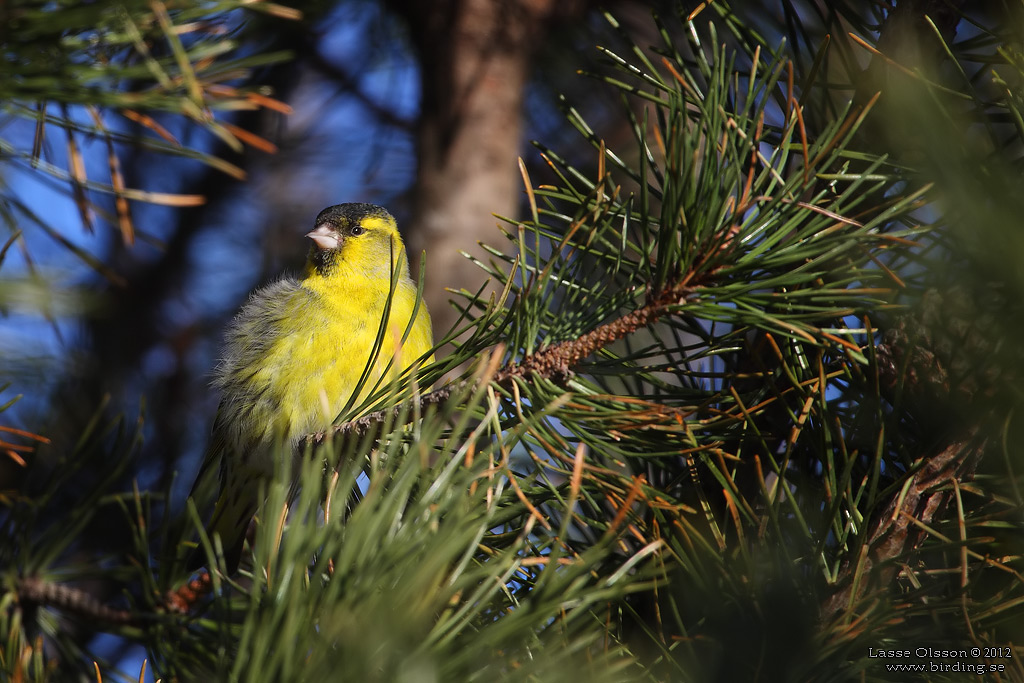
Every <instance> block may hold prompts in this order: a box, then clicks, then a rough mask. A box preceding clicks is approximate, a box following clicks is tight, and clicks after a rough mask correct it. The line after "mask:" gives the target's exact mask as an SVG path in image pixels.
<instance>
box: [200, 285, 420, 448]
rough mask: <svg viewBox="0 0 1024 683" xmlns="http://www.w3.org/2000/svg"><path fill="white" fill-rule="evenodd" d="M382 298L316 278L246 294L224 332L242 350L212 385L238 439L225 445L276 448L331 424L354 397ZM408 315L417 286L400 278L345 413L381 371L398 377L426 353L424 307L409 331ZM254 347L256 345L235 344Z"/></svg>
mask: <svg viewBox="0 0 1024 683" xmlns="http://www.w3.org/2000/svg"><path fill="white" fill-rule="evenodd" d="M389 290H390V282H384V283H381V282H380V281H379V280H370V279H363V278H354V279H351V278H350V279H344V280H338V279H336V278H322V277H315V276H314V277H307V278H305V279H304V280H302V281H301V282H296V281H294V280H292V281H283V282H282V283H277V284H276V285H271V286H270V287H267V288H265V289H264V290H261V291H260V292H258V293H257V294H256V295H254V296H253V298H252V299H251V300H250V302H249V303H248V304H247V305H246V306H245V307H244V308H243V310H242V312H241V313H240V314H239V316H238V318H237V319H236V321H235V323H234V324H233V326H232V329H231V330H230V331H229V336H230V337H234V338H236V339H238V340H239V342H240V343H238V344H235V345H234V346H235V347H236V348H238V347H241V348H242V349H243V351H242V352H241V353H240V354H238V356H237V357H234V358H227V359H225V362H224V364H223V366H222V368H221V373H220V376H219V378H218V383H219V384H220V385H221V388H222V392H223V397H224V402H223V403H222V406H221V411H222V412H225V413H226V414H224V415H222V417H223V418H224V421H223V424H224V425H225V426H228V428H229V429H232V430H234V431H236V432H237V434H236V436H237V440H235V439H231V435H226V436H228V437H229V438H228V442H229V443H231V442H232V441H233V442H234V443H240V444H244V443H246V442H248V444H249V447H250V448H252V447H257V446H271V445H272V443H273V442H274V441H275V440H282V441H295V440H296V439H298V438H300V437H301V436H303V435H304V434H307V433H310V432H313V431H317V430H320V429H323V428H325V427H327V426H328V425H330V424H331V422H332V421H333V420H334V419H335V418H336V417H337V416H338V415H339V414H340V413H341V412H342V410H344V409H345V407H346V406H347V405H348V404H349V401H350V399H352V398H353V393H354V392H355V390H356V388H357V384H358V383H359V380H360V378H361V377H362V376H363V374H364V370H365V369H366V368H367V365H368V364H369V363H370V360H371V352H372V351H373V348H374V341H375V339H376V337H377V334H378V331H379V330H380V327H381V324H382V320H383V318H384V314H385V311H386V309H387V302H388V297H389ZM415 308H416V290H415V287H414V285H413V284H412V281H411V280H409V279H408V278H407V277H406V278H402V279H400V280H399V282H398V286H397V288H396V290H395V293H394V295H393V298H392V301H391V309H390V312H389V315H388V320H387V323H386V329H385V332H384V335H383V338H382V340H381V344H380V349H379V352H378V353H377V354H376V356H375V357H374V359H373V362H372V364H370V369H369V371H368V372H367V373H366V378H365V380H364V382H363V385H362V387H361V388H360V392H359V394H358V395H357V396H356V397H355V400H354V401H353V402H352V405H353V406H354V405H357V404H358V402H359V401H361V400H362V399H363V398H364V397H365V396H366V395H367V394H368V393H369V392H370V391H371V390H372V389H373V387H374V385H375V384H376V382H377V380H379V379H380V378H381V377H382V376H383V375H384V373H385V371H386V369H387V368H388V365H389V364H390V366H391V367H390V369H389V370H387V372H388V374H389V375H392V374H395V373H400V372H401V371H402V370H404V369H405V368H407V367H408V366H409V365H411V364H412V363H413V362H414V361H416V360H417V359H418V358H419V357H420V356H422V355H423V354H424V353H426V352H427V351H429V350H430V347H431V344H432V342H431V335H430V318H429V315H428V314H427V313H426V309H425V308H424V307H420V308H419V310H418V312H417V315H416V319H415V321H413V322H412V323H411V327H410V320H411V319H412V316H413V311H414V309H415ZM407 328H408V329H409V334H408V337H407V338H406V341H405V343H404V344H403V343H402V342H401V340H402V337H403V336H404V335H405V333H406V330H407ZM253 339H258V340H259V341H257V342H255V343H242V340H250V342H251V340H253ZM253 441H256V442H258V443H253Z"/></svg>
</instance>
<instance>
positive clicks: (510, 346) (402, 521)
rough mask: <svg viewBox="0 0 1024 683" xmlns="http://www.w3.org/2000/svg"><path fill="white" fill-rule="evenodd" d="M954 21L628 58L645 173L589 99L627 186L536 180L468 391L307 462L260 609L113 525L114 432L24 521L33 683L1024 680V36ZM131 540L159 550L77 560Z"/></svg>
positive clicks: (744, 38) (474, 350) (14, 631)
mask: <svg viewBox="0 0 1024 683" xmlns="http://www.w3.org/2000/svg"><path fill="white" fill-rule="evenodd" d="M950 7H951V5H949V4H947V3H936V4H935V5H934V7H933V6H932V5H929V4H928V3H922V2H908V3H906V4H903V3H897V5H896V8H895V9H893V10H892V11H890V12H889V13H883V12H882V11H881V10H880V9H877V8H871V9H870V10H869V12H868V13H867V14H862V11H863V10H861V9H859V8H855V7H853V6H852V5H847V4H846V3H843V2H834V3H825V4H818V3H807V4H803V3H794V2H789V1H784V2H782V3H780V5H779V7H778V15H777V16H776V15H771V14H769V15H768V16H766V17H765V18H763V19H762V20H761V21H760V22H756V21H754V20H753V18H752V17H751V16H748V15H745V14H743V12H742V10H745V9H746V7H745V6H743V5H738V9H739V10H740V11H739V12H737V13H734V11H733V10H732V9H731V8H730V7H729V6H728V5H727V4H725V3H722V2H715V3H713V4H710V5H708V6H707V7H704V6H702V10H701V11H699V12H695V14H694V15H693V17H689V16H688V15H686V14H685V13H682V12H681V13H679V14H678V15H675V16H668V15H666V16H664V17H662V18H657V19H655V23H654V26H655V31H654V34H655V35H657V36H658V41H659V42H658V44H657V45H656V46H653V47H649V46H648V45H646V44H645V45H638V44H636V41H634V40H633V39H632V37H631V35H630V34H629V33H628V32H627V31H625V30H623V31H622V34H621V36H620V37H619V39H618V41H617V42H616V43H615V44H617V45H618V46H619V47H615V48H606V49H603V50H601V54H602V56H603V62H602V64H601V65H600V66H598V67H596V68H594V69H592V72H593V73H592V74H591V76H592V78H593V81H592V83H597V84H600V86H601V87H604V88H608V89H609V90H611V91H612V92H615V93H617V94H618V95H620V96H621V97H622V99H623V100H624V107H623V111H624V112H626V114H625V116H626V120H627V121H628V129H629V131H630V133H631V136H632V138H633V142H632V144H631V145H629V146H627V148H624V149H618V148H615V149H613V148H611V147H610V146H609V145H608V144H607V143H606V141H605V137H604V136H603V135H601V134H600V133H599V132H598V130H597V129H596V128H595V127H594V126H592V125H590V124H589V123H588V119H587V117H586V116H585V115H584V114H583V113H581V112H580V111H579V110H578V109H577V108H575V107H573V106H572V104H571V102H569V101H568V100H566V102H565V112H566V116H567V120H568V121H569V122H570V124H571V125H572V126H573V127H574V128H575V129H576V130H577V131H578V132H579V133H580V135H581V138H582V139H583V140H584V141H585V142H586V143H587V144H588V145H589V146H590V148H591V152H590V154H591V155H592V156H593V157H594V158H595V162H594V163H593V164H589V165H587V166H586V167H584V166H582V165H581V164H579V163H577V162H576V161H574V160H570V154H568V153H563V152H561V151H560V150H559V149H558V148H556V147H548V146H546V145H543V144H538V147H539V149H540V150H541V154H542V158H543V159H544V160H545V162H546V163H547V164H548V167H549V173H550V180H545V181H544V182H541V183H536V184H535V183H534V182H532V181H531V172H530V170H529V168H528V167H527V166H526V165H525V164H524V165H523V166H522V170H523V175H524V180H525V181H526V182H525V187H526V197H527V204H528V206H527V208H526V210H525V211H524V214H523V215H524V216H525V218H524V219H522V220H516V219H514V218H510V219H508V221H507V226H506V230H505V232H506V236H507V238H508V240H507V242H506V243H505V244H502V245H496V246H492V247H490V248H489V253H490V254H491V258H490V259H489V260H488V262H486V263H484V262H481V263H480V265H481V267H482V268H483V269H484V270H485V271H486V272H487V273H489V274H490V276H491V277H492V278H493V279H494V280H495V281H496V282H497V284H498V285H499V286H500V290H501V292H502V294H501V296H493V297H488V298H484V297H482V296H479V295H476V294H474V293H472V292H462V293H461V297H460V298H459V300H458V302H457V305H458V306H459V307H460V310H461V312H462V313H463V319H462V321H461V322H460V325H461V326H462V327H463V328H464V329H465V331H466V332H467V333H468V334H467V335H466V336H464V337H463V339H462V341H459V342H455V347H456V351H455V352H454V354H453V355H452V356H451V357H450V358H446V359H441V361H440V362H439V363H438V365H436V366H434V367H430V368H424V369H423V371H422V372H421V373H420V375H419V377H418V378H417V381H416V382H413V381H411V379H410V378H406V381H404V382H403V383H402V384H400V385H396V386H394V387H391V388H389V389H388V390H386V391H384V392H382V393H381V394H380V395H378V396H377V397H374V398H372V399H370V400H371V402H375V403H373V405H371V404H370V403H368V404H367V406H364V408H370V407H375V408H377V409H378V410H377V411H376V412H370V413H369V414H368V415H366V416H365V417H364V418H363V419H362V420H361V421H359V422H353V423H346V424H343V425H340V426H339V428H338V430H337V432H336V433H333V434H329V435H320V436H321V437H322V438H321V439H317V440H315V441H318V442H319V443H320V447H319V449H318V450H316V454H315V457H306V458H303V459H302V460H301V464H300V465H298V470H299V471H298V472H292V471H289V470H290V469H291V467H290V466H289V463H290V462H291V458H289V457H288V456H287V454H283V456H282V458H281V462H282V468H281V470H282V471H281V472H280V473H279V476H277V477H276V478H275V481H274V482H273V484H272V485H271V486H270V488H269V490H268V503H267V505H266V506H265V508H264V510H263V513H262V516H261V523H260V524H259V525H258V527H257V535H256V539H255V543H254V554H253V558H252V564H251V567H250V568H249V569H248V570H247V571H245V572H243V573H242V575H240V576H237V577H232V578H230V579H229V578H225V577H223V576H222V575H221V573H219V572H217V571H214V572H213V573H212V575H211V576H210V579H209V580H210V582H211V585H210V590H209V592H204V591H203V590H198V591H197V590H191V589H188V588H183V587H182V586H183V582H185V581H186V580H187V579H188V577H187V576H186V575H185V574H184V572H183V571H182V568H181V557H182V554H181V552H180V550H179V548H180V545H181V544H182V543H183V542H184V541H188V540H191V539H192V538H194V536H195V534H196V533H197V530H198V529H201V525H200V524H199V523H198V521H199V520H198V519H197V517H196V516H195V515H194V514H193V509H192V508H191V507H189V508H188V509H186V510H185V511H178V510H176V509H174V508H173V507H168V506H166V505H165V504H164V501H165V500H166V499H167V497H168V495H169V493H168V492H167V491H163V492H156V491H150V492H145V491H132V492H129V493H125V492H122V491H120V490H118V489H117V486H116V481H117V477H118V475H119V474H120V469H121V468H127V467H129V464H130V462H131V458H132V457H133V453H135V452H136V451H137V448H138V444H139V437H138V429H139V427H140V423H136V424H133V425H129V424H128V422H126V421H125V420H114V421H110V420H109V419H108V418H107V417H106V416H105V411H104V410H103V409H102V407H101V410H100V411H98V412H97V413H96V417H95V418H94V419H93V420H92V421H91V422H90V423H89V425H88V427H87V428H86V429H85V430H84V434H83V436H82V437H81V438H80V439H79V441H78V444H77V445H76V446H75V447H74V448H73V449H71V450H68V451H67V452H68V453H69V454H70V455H68V456H67V458H66V459H65V460H62V461H61V463H62V465H61V467H60V468H59V469H58V470H57V472H58V473H59V476H52V475H51V474H50V472H49V471H47V472H46V473H45V474H46V476H40V477H35V478H34V477H28V478H27V482H26V484H25V485H24V486H23V487H22V488H21V489H20V490H19V491H17V492H16V493H11V494H9V495H5V497H4V498H3V503H4V506H5V507H4V508H3V511H2V513H0V521H2V523H3V524H4V534H3V537H4V538H6V539H8V540H7V541H6V542H4V543H0V566H2V567H5V569H4V570H2V571H3V575H2V578H0V581H2V590H3V597H2V598H0V602H2V604H3V607H2V610H0V632H2V633H3V634H4V641H3V643H4V644H3V648H4V652H5V653H9V654H5V655H4V656H3V657H0V666H2V668H3V670H4V673H5V675H7V676H10V677H12V678H17V677H23V678H27V679H31V680H64V679H66V678H67V677H69V676H70V675H72V672H73V673H74V675H78V676H80V677H84V678H87V679H89V678H91V677H93V676H94V674H93V673H92V671H93V664H92V661H93V660H98V659H99V657H98V656H97V654H96V653H95V652H94V643H93V641H92V640H91V636H92V635H93V634H94V632H95V631H96V630H101V631H104V632H107V633H113V634H116V635H118V636H120V637H121V638H123V639H124V640H126V641H128V642H134V643H139V644H141V645H143V646H144V647H145V648H146V650H147V652H148V655H149V657H150V661H151V663H152V666H153V667H154V668H155V670H156V671H157V672H158V675H159V676H161V677H163V678H164V679H165V680H210V679H214V680H247V681H257V680H259V681H266V680H289V681H291V680H297V679H298V680H305V679H308V680H324V679H346V678H358V679H360V680H362V679H366V680H381V681H413V680H415V681H450V680H481V679H485V678H500V679H501V680H530V681H546V680H556V679H559V678H563V677H569V676H573V675H576V676H580V675H581V674H582V675H583V676H585V677H586V678H587V680H607V681H614V680H618V681H636V680H651V681H654V680H693V681H735V680H744V681H754V680H847V679H870V680H893V681H897V680H907V678H908V671H899V670H892V669H887V668H886V665H887V664H891V663H893V662H891V661H889V660H880V659H879V658H877V657H874V656H872V654H871V652H872V649H874V650H875V651H877V650H879V649H894V650H911V651H914V650H916V649H917V648H918V647H922V646H926V647H934V648H943V649H957V650H960V649H965V650H968V651H970V650H972V649H973V648H999V649H998V650H995V652H998V653H1000V654H998V656H995V655H993V656H989V655H986V656H984V657H973V656H972V657H971V658H969V659H967V660H964V659H959V658H943V657H920V656H918V657H916V658H903V659H899V660H897V663H899V664H911V665H923V666H925V670H924V671H925V676H922V678H924V677H927V679H928V680H963V678H964V675H963V673H962V670H951V669H941V665H949V664H953V663H954V662H957V661H959V662H960V663H961V664H963V663H967V664H972V665H978V664H984V665H986V666H989V665H1003V666H1005V667H1006V672H1005V673H1002V674H1000V677H1001V678H1002V677H1006V678H1011V679H1012V678H1014V677H1020V676H1024V669H1022V667H1021V664H1020V663H1019V662H1020V655H1021V654H1022V653H1021V652H1020V651H1019V649H1018V648H1017V647H1015V646H1014V645H1013V644H1014V643H1017V642H1019V641H1020V640H1021V627H1022V625H1024V621H1022V618H1021V617H1022V613H1021V610H1022V605H1024V579H1022V578H1021V571H1022V566H1021V564H1022V561H1021V548H1022V531H1024V530H1022V518H1021V512H1022V506H1024V501H1022V499H1021V495H1020V487H1021V484H1022V482H1021V481H1020V476H1019V475H1017V474H1016V471H1017V469H1019V468H1020V466H1021V458H1020V453H1019V449H1017V448H1015V444H1017V443H1020V439H1019V438H1017V437H1018V436H1019V434H1020V431H1021V429H1020V425H1019V424H1018V421H1017V420H1015V415H1016V413H1017V412H1019V410H1018V408H1019V407H1018V402H1019V397H1020V390H1019V381H1018V379H1017V378H1019V377H1020V374H1021V369H1022V362H1024V359H1022V358H1021V354H1020V352H1019V347H1018V346H1017V345H1015V344H1014V343H1012V340H1013V339H1016V338H1017V337H1016V334H1017V332H1018V328H1019V327H1020V324H1021V320H1022V317H1021V315H1020V301H1022V300H1024V296H1022V295H1024V291H1022V283H1021V282H1020V279H1019V270H1018V269H1016V268H1015V267H1014V264H1015V256H1016V255H1017V254H1019V253H1021V252H1020V250H1019V249H1017V248H1016V246H1017V245H1018V243H1019V240H1020V237H1019V235H1018V232H1017V230H1018V229H1017V221H1016V220H1015V217H1016V216H1019V215H1020V212H1019V211H1017V204H1018V203H1019V202H1020V201H1021V199H1020V196H1019V192H1017V190H1016V189H1015V188H1016V187H1017V186H1018V185H1019V174H1020V168H1019V167H1020V153H1021V149H1022V147H1021V142H1022V139H1021V138H1022V135H1024V125H1021V123H1020V122H1021V121H1022V120H1024V117H1022V113H1021V106H1022V104H1024V100H1021V98H1020V97H1019V91H1020V84H1021V82H1022V78H1024V61H1022V60H1021V59H1020V46H1021V44H1022V38H1024V36H1021V35H1018V34H1013V33H1011V32H1010V31H1011V29H1010V28H1009V27H1014V26H1019V22H1018V23H1013V22H1009V21H1006V18H1007V17H1005V16H1003V15H1001V14H999V13H998V12H997V9H998V8H992V7H986V8H984V9H981V10H976V11H975V12H974V13H972V14H971V15H970V16H969V17H964V16H961V14H960V13H959V12H952V13H951V10H950ZM928 8H932V9H935V14H934V15H929V18H928V19H925V18H924V15H923V12H924V11H925V10H926V9H928ZM963 11H965V12H966V11H967V10H966V9H964V10H963ZM691 18H692V21H690V20H689V19H691ZM1018 18H1019V17H1018ZM607 20H608V22H609V24H610V25H611V26H612V27H613V29H616V28H620V27H621V25H620V24H619V22H618V20H617V19H616V18H615V17H614V16H613V15H609V16H608V17H607ZM773 22H774V23H773ZM839 27H843V29H842V31H839V30H838V29H839ZM959 29H962V30H963V33H964V37H962V38H959V39H958V38H956V35H957V33H958V30H959ZM851 32H852V34H853V35H854V36H855V37H856V39H851V40H847V39H846V38H844V36H847V34H848V33H851ZM890 32H897V33H898V35H899V36H900V37H901V38H902V39H903V40H902V41H896V40H895V39H894V38H893V37H891V36H892V35H893V34H892V33H890ZM826 34H827V35H828V36H831V37H826ZM765 36H771V39H769V38H766V37H765ZM783 37H785V38H786V40H782V38H783ZM911 38H913V40H911ZM897 44H898V45H900V47H899V48H898V49H897V48H896V47H894V45H897ZM907 45H910V46H911V47H909V48H908V47H906V46H907ZM894 50H895V51H896V52H893V51H894ZM171 52H172V53H173V50H172V51H171ZM897 53H898V54H897ZM175 63H177V62H175ZM186 80H187V79H184V78H183V79H182V84H183V85H184V84H186ZM877 93H880V95H879V94H877ZM571 156H572V157H573V158H575V157H578V156H579V152H578V151H576V152H574V153H573V154H572V155H571ZM471 360H472V361H475V362H474V363H473V364H472V365H471V366H470V367H469V368H468V369H467V370H465V371H464V373H463V375H462V376H461V377H459V378H458V379H456V380H454V381H453V382H452V383H451V384H448V385H444V386H439V387H437V388H435V389H434V390H433V391H431V392H428V393H424V391H423V390H421V389H420V388H419V387H426V386H431V385H432V384H434V383H435V382H437V381H438V378H439V376H440V375H441V374H442V373H443V372H444V371H447V370H451V369H453V368H455V367H457V366H458V365H460V364H461V363H463V362H464V361H471ZM390 405H398V406H399V408H397V409H388V408H387V407H386V406H390ZM0 415H2V413H0ZM0 430H3V427H0ZM6 434H10V435H11V436H10V437H9V438H10V439H12V444H13V447H12V448H11V449H10V450H11V452H12V453H13V454H14V456H13V457H17V458H20V459H25V458H27V457H29V456H30V455H31V453H30V450H31V443H32V442H33V441H39V440H40V439H42V438H43V437H41V436H38V435H34V434H31V433H29V432H23V431H19V432H15V431H3V432H0V436H3V435H6ZM293 476H298V477H299V478H300V479H301V481H302V484H303V485H302V487H301V490H300V494H299V496H298V498H297V500H296V501H295V502H294V504H293V505H292V507H291V510H290V513H289V514H287V515H286V514H285V512H286V510H287V507H288V504H287V499H288V491H289V488H290V487H289V482H290V481H291V480H292V478H293ZM86 482H88V483H87V484H86ZM67 489H71V490H73V491H74V492H75V496H74V502H73V504H71V505H67V506H65V507H63V508H62V509H60V510H54V509H52V506H50V505H48V502H50V501H53V500H54V495H55V492H57V491H61V490H67ZM169 489H170V485H169V486H168V491H169ZM203 502H204V501H196V503H197V505H198V506H199V507H200V508H201V507H202V503H203ZM107 509H109V510H114V511H116V512H118V513H119V514H120V517H121V519H122V520H123V527H122V530H123V532H124V535H125V536H126V537H130V539H131V542H130V543H129V546H130V549H129V550H128V551H127V552H124V553H111V554H109V555H105V556H102V557H97V556H95V555H91V554H90V552H91V549H89V548H78V547H76V543H75V535H76V530H78V529H81V528H83V526H84V525H85V524H87V523H88V521H89V519H90V518H91V516H93V515H96V514H99V513H100V512H101V511H103V510H107ZM71 521H73V522H74V524H71V523H70V522H71ZM207 540H208V539H207ZM207 550H208V552H209V553H210V555H211V560H212V562H211V564H216V559H217V552H216V548H213V547H210V546H208V544H207ZM99 578H103V579H104V580H105V581H106V582H108V583H113V584H115V585H116V586H118V591H117V592H116V594H113V595H110V594H108V595H104V596H102V599H99V598H96V596H95V593H94V592H92V591H90V590H89V587H90V581H93V580H96V579H99ZM201 583H202V582H201V581H197V587H199V588H200V589H201V588H202V586H201ZM57 587H60V590H58V588H57ZM62 591H63V592H62ZM87 598H88V599H87ZM182 607H183V608H184V611H182ZM41 643H45V644H46V646H47V647H42V646H41ZM1004 653H1006V656H1003V654H1004ZM930 663H936V664H939V665H940V669H939V670H936V669H928V665H929V664H930ZM112 665H113V663H112V662H107V661H100V664H99V666H100V668H101V669H103V670H104V671H107V670H109V667H110V666H112ZM911 672H912V670H911ZM105 675H106V674H105ZM986 675H987V674H986ZM131 676H134V672H133V673H132V674H130V676H129V677H131ZM62 677H63V678H62Z"/></svg>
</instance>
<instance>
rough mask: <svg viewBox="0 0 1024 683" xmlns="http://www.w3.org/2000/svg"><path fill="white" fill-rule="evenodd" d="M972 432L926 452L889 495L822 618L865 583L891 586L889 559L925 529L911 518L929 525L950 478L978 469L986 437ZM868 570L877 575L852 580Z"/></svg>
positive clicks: (855, 597) (853, 599) (846, 604)
mask: <svg viewBox="0 0 1024 683" xmlns="http://www.w3.org/2000/svg"><path fill="white" fill-rule="evenodd" d="M977 431H978V430H977V429H972V430H971V431H970V432H969V433H968V434H967V435H966V436H965V437H963V438H961V439H957V440H955V441H951V442H949V443H947V444H946V445H945V446H944V447H943V448H942V449H941V450H940V451H939V452H937V453H935V454H934V455H930V456H925V458H924V461H925V462H924V463H923V464H921V466H920V468H919V469H918V470H917V472H916V473H915V474H914V475H913V476H911V478H910V482H909V484H908V485H907V486H906V487H904V493H902V495H900V494H897V495H894V496H893V498H892V500H891V501H889V504H888V505H887V506H886V508H885V510H884V511H883V512H882V514H881V515H880V516H879V517H878V520H877V522H876V523H875V528H874V529H873V530H872V531H871V533H870V535H869V536H868V539H867V553H866V554H864V555H863V560H860V561H858V560H856V559H854V560H852V561H850V562H848V563H847V564H846V565H845V566H844V567H843V568H842V570H841V573H840V576H839V580H838V582H837V583H838V585H841V586H843V588H841V589H840V590H839V592H838V593H835V594H833V595H832V597H830V598H829V599H828V600H827V601H826V602H825V605H824V607H823V609H822V619H823V621H829V620H831V619H832V618H833V617H835V615H837V614H839V613H840V612H843V611H845V610H849V609H850V608H851V607H853V606H854V605H855V604H856V603H857V602H858V601H859V600H860V599H861V598H863V597H864V595H865V594H866V593H867V591H868V589H869V587H871V586H874V587H882V588H886V587H888V586H889V585H891V584H892V582H893V580H894V579H895V578H896V574H897V572H898V571H899V566H898V565H897V564H896V563H895V562H893V560H896V559H897V558H901V557H906V556H907V553H908V552H909V551H910V550H911V549H912V548H915V547H917V546H918V545H920V543H921V542H922V541H923V540H924V537H925V535H926V533H927V532H926V531H924V530H923V529H921V528H920V527H919V526H918V525H916V524H912V520H914V521H917V522H920V523H921V524H923V525H925V526H927V525H929V524H931V522H932V520H933V519H934V518H935V516H936V515H937V514H938V513H939V511H940V510H942V509H943V508H944V507H945V505H946V503H947V502H948V499H949V497H950V495H951V492H952V482H954V481H960V480H962V479H963V478H965V477H967V476H969V475H970V474H971V473H973V471H974V469H975V467H977V464H978V460H979V456H980V454H981V452H982V451H983V450H984V448H985V440H984V439H978V438H977ZM872 571H876V572H877V573H876V574H875V576H871V577H870V580H867V581H865V580H855V579H856V577H857V576H858V575H859V576H863V577H869V576H870V574H871V573H872ZM869 584H870V585H869Z"/></svg>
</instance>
